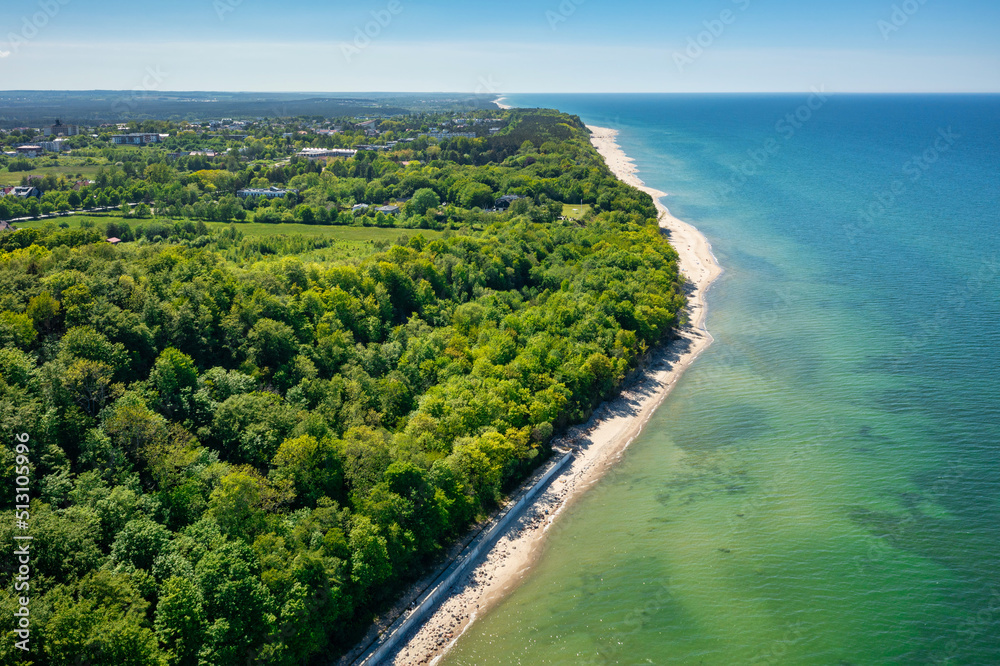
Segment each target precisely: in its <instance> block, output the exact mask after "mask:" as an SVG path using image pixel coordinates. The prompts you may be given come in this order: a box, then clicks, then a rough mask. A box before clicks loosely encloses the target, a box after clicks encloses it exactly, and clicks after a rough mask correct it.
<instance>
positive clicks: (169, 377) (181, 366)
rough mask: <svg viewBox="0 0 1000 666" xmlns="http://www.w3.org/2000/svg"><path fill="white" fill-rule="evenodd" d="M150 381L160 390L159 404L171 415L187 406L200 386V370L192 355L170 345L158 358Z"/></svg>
mask: <svg viewBox="0 0 1000 666" xmlns="http://www.w3.org/2000/svg"><path fill="white" fill-rule="evenodd" d="M149 381H150V383H151V384H152V385H153V386H155V387H156V390H157V391H158V392H159V401H158V403H157V404H158V406H159V407H160V409H161V410H162V411H163V413H164V414H166V415H167V416H168V417H169V416H171V415H172V414H173V413H174V412H175V411H177V410H181V409H184V408H186V406H187V403H188V401H189V400H190V398H191V396H192V394H193V393H194V392H195V391H196V390H197V388H198V370H197V369H196V368H195V366H194V360H193V359H192V358H191V357H190V356H188V355H187V354H184V353H182V352H180V351H178V350H176V349H174V348H173V347H168V348H167V349H164V350H163V352H162V353H161V354H160V357H159V358H157V359H156V363H155V364H154V365H153V370H152V372H151V373H150V374H149Z"/></svg>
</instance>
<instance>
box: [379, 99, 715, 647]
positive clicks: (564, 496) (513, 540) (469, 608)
mask: <svg viewBox="0 0 1000 666" xmlns="http://www.w3.org/2000/svg"><path fill="white" fill-rule="evenodd" d="M497 103H498V105H499V100H498V101H497ZM588 129H589V130H590V131H591V132H592V136H591V143H592V144H593V145H594V147H595V148H596V149H597V151H598V152H599V153H600V154H601V155H602V156H603V157H604V160H605V162H606V163H607V165H608V167H609V168H610V169H611V171H612V172H614V174H615V175H616V176H617V177H618V178H619V179H620V180H622V181H623V182H625V183H627V184H629V185H632V186H634V187H636V188H638V189H640V190H642V191H644V192H646V193H648V194H650V196H652V197H653V200H654V202H655V203H656V208H657V211H658V212H659V223H660V227H661V228H662V229H664V230H665V231H666V232H667V233H668V234H669V236H670V243H671V245H673V247H674V249H676V250H677V253H678V255H679V265H680V269H681V272H682V274H683V275H684V277H685V278H686V280H687V282H688V285H689V292H688V309H687V315H688V323H687V324H686V325H685V326H684V327H683V328H682V329H680V330H679V331H678V337H677V338H676V339H674V340H672V341H671V342H670V343H669V344H667V345H664V346H663V347H661V348H660V349H657V350H655V351H654V352H652V354H651V356H650V359H649V361H648V363H647V365H646V369H645V370H644V371H642V372H641V373H640V375H639V376H638V378H637V379H635V380H634V381H632V382H629V383H628V384H627V385H626V386H625V387H624V388H623V390H622V392H621V394H620V396H619V397H617V398H615V399H614V400H611V401H609V402H606V403H604V404H603V405H601V406H600V407H598V408H597V410H595V411H594V414H593V416H592V417H591V419H590V421H588V422H587V423H585V424H582V425H579V426H576V427H574V428H571V429H570V430H569V432H567V433H566V435H564V436H563V437H561V438H560V439H559V440H557V441H555V442H553V445H554V446H555V447H557V448H564V449H570V450H572V452H573V455H574V459H573V460H572V462H571V463H570V464H568V465H567V468H566V469H565V470H564V471H563V472H562V473H561V474H560V475H559V476H558V477H557V478H555V479H554V480H553V481H552V482H551V483H550V484H549V485H548V487H546V488H545V489H544V490H543V491H542V492H541V493H540V494H539V495H538V497H537V498H536V499H534V500H533V501H532V502H531V504H530V505H529V506H528V507H527V508H526V509H525V510H524V512H523V514H522V515H521V516H520V517H518V518H517V519H516V520H515V521H514V522H513V524H512V525H511V526H510V527H509V528H508V529H507V530H506V532H505V533H504V534H502V535H501V536H500V537H499V539H497V541H496V543H495V544H494V545H493V547H492V548H490V549H489V550H488V551H487V552H486V554H485V555H483V556H482V557H481V561H480V562H479V563H478V564H477V565H475V566H474V567H473V568H472V570H471V572H470V573H469V574H467V575H466V576H464V577H463V578H462V579H461V580H460V581H459V582H458V583H456V585H455V586H454V588H453V591H452V593H451V594H450V595H449V596H448V597H447V599H445V601H443V602H442V603H441V605H440V606H439V607H438V608H437V610H436V611H435V612H434V613H433V614H431V615H430V617H428V619H427V620H426V621H425V622H424V623H423V624H422V625H421V626H420V628H419V629H418V630H417V631H416V632H415V633H414V634H413V635H412V636H411V637H410V639H409V640H408V641H406V642H405V643H404V644H403V646H402V647H401V648H400V649H399V650H398V651H397V652H396V655H395V658H394V660H393V662H392V663H393V664H396V665H398V666H404V665H405V666H411V665H414V664H436V663H437V662H438V661H440V659H441V657H442V656H443V655H444V654H445V653H446V652H447V651H448V650H449V649H450V648H451V647H452V646H453V645H454V644H455V642H456V641H457V640H458V638H459V637H460V636H461V635H462V634H463V633H464V632H465V631H466V630H467V629H468V627H469V626H470V625H471V624H472V623H473V622H475V620H476V619H477V618H478V617H480V616H481V615H482V614H484V613H485V612H487V611H488V610H489V609H490V608H491V607H493V606H494V605H496V604H497V603H498V602H499V601H501V600H502V599H503V598H504V597H505V596H507V594H509V593H510V592H511V591H512V590H513V589H514V588H516V587H517V586H518V585H519V584H520V583H521V581H522V580H524V578H525V576H526V575H527V574H528V572H529V571H530V569H531V567H532V565H533V564H534V563H535V561H536V560H537V559H538V557H539V555H540V552H541V547H542V545H543V544H544V541H545V538H546V536H547V533H548V530H549V529H550V528H551V527H552V525H553V524H554V523H555V521H556V519H557V518H558V516H559V514H560V513H562V512H563V511H564V510H565V509H566V508H567V507H569V506H570V505H571V504H572V503H573V502H574V501H576V500H577V499H578V498H579V497H581V496H582V495H583V493H585V492H586V491H587V490H588V489H589V488H590V487H591V486H592V485H594V484H595V483H596V482H597V481H599V480H600V478H601V477H602V476H603V475H604V474H605V472H606V471H607V470H608V469H609V468H610V467H611V466H612V465H614V464H615V462H617V460H618V459H619V458H620V457H621V455H622V453H623V452H624V451H625V449H627V448H628V446H629V445H630V444H631V443H632V441H633V440H634V439H635V437H636V436H637V435H638V434H639V433H640V432H641V430H642V428H643V427H644V426H645V424H646V423H647V422H648V421H649V419H650V418H651V417H652V415H653V413H654V412H655V411H656V408H657V407H659V405H660V404H661V403H662V402H663V400H664V399H665V398H666V397H667V396H668V395H669V394H670V392H671V390H672V389H673V387H674V386H675V385H676V384H677V381H678V380H679V379H680V377H681V376H682V375H683V374H684V371H685V370H687V368H688V367H689V366H690V365H691V364H692V363H693V362H694V360H695V359H697V357H698V356H699V355H700V354H701V353H702V352H703V351H704V350H705V349H707V348H708V346H709V345H711V344H712V342H713V338H712V336H711V334H709V332H708V330H707V329H706V328H705V319H706V316H707V309H706V303H705V297H706V292H707V290H708V288H709V287H710V286H711V284H712V283H713V282H714V281H715V280H716V278H718V276H719V275H720V274H721V273H722V269H721V267H720V266H719V264H718V262H717V261H716V259H715V256H714V255H713V254H712V248H711V245H710V243H709V242H708V239H706V238H705V236H703V235H702V234H701V232H699V231H698V230H697V229H696V228H695V227H694V226H692V225H690V224H687V223H686V222H683V221H682V220H679V219H677V218H676V217H674V216H673V215H671V214H670V211H669V210H668V209H667V207H666V206H664V205H663V204H662V203H661V202H660V198H661V197H665V196H667V195H666V194H665V193H663V192H660V191H658V190H654V189H652V188H649V187H646V185H645V183H643V182H642V181H641V180H640V179H639V178H638V176H637V175H636V172H637V169H636V167H635V163H634V161H633V160H632V159H631V158H630V157H629V156H628V155H626V154H625V152H624V151H623V150H622V148H621V146H619V145H618V143H617V135H618V131H617V130H613V129H608V128H603V127H594V126H589V125H588Z"/></svg>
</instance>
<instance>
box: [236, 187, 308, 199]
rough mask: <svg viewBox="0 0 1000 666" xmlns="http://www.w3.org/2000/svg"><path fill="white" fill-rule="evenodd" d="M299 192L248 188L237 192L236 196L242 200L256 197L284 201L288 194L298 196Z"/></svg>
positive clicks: (272, 188) (273, 188) (270, 188)
mask: <svg viewBox="0 0 1000 666" xmlns="http://www.w3.org/2000/svg"><path fill="white" fill-rule="evenodd" d="M298 193H299V191H298V190H282V189H278V188H277V187H269V188H267V189H266V190H264V189H259V188H254V187H248V188H246V189H243V190H239V191H237V192H236V196H238V197H239V198H241V199H252V198H256V197H264V198H265V199H283V198H284V197H285V196H286V195H288V194H298Z"/></svg>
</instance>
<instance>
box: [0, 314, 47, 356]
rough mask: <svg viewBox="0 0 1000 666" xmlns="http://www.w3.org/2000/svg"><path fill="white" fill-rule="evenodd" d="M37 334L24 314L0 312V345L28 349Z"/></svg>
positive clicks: (32, 324)
mask: <svg viewBox="0 0 1000 666" xmlns="http://www.w3.org/2000/svg"><path fill="white" fill-rule="evenodd" d="M37 335H38V333H37V332H36V331H35V326H34V322H33V321H32V319H31V317H29V316H28V315H26V314H19V313H15V312H0V345H3V346H4V347H6V346H13V347H20V348H21V349H29V348H30V347H31V344H32V343H33V342H34V341H35V337H36V336H37Z"/></svg>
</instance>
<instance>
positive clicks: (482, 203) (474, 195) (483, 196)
mask: <svg viewBox="0 0 1000 666" xmlns="http://www.w3.org/2000/svg"><path fill="white" fill-rule="evenodd" d="M493 201H494V197H493V190H491V189H490V186H489V185H484V184H483V183H469V184H468V185H466V186H465V187H463V188H462V190H461V192H460V194H459V202H460V203H461V204H462V206H463V207H464V208H490V207H492V205H493Z"/></svg>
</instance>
